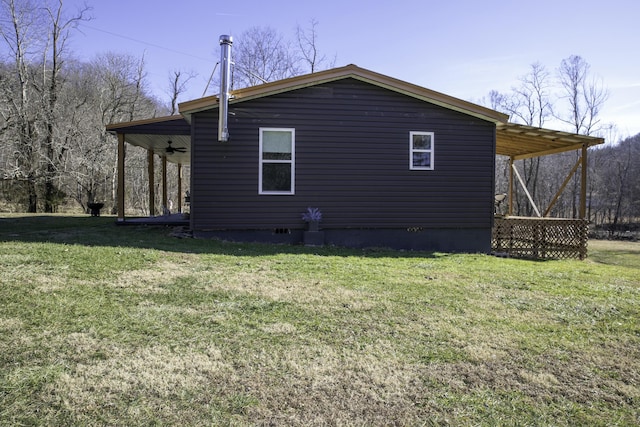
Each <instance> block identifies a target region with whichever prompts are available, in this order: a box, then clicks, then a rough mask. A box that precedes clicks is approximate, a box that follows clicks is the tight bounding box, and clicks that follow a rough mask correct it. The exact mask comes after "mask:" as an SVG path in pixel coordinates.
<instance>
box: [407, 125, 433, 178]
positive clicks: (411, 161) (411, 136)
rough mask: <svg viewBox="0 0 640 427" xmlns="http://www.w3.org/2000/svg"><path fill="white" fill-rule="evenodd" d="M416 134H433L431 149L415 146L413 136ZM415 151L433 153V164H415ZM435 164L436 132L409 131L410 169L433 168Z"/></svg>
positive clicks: (423, 169) (422, 169)
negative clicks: (416, 147) (415, 147)
mask: <svg viewBox="0 0 640 427" xmlns="http://www.w3.org/2000/svg"><path fill="white" fill-rule="evenodd" d="M414 135H430V136H431V149H430V150H422V149H414V148H413V136H414ZM413 153H431V165H430V166H414V165H413ZM434 164H435V133H434V132H421V131H411V132H409V169H410V170H421V171H425V170H429V171H431V170H433V169H434Z"/></svg>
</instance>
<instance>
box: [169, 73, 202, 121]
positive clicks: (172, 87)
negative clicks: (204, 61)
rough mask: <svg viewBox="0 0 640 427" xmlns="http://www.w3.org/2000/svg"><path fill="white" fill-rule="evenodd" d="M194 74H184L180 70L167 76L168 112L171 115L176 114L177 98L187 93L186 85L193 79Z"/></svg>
mask: <svg viewBox="0 0 640 427" xmlns="http://www.w3.org/2000/svg"><path fill="white" fill-rule="evenodd" d="M195 76H196V75H195V74H194V73H186V74H185V73H184V72H183V71H180V70H174V71H173V72H171V74H170V75H169V92H168V95H169V97H170V104H169V110H170V113H169V114H171V115H174V114H176V113H177V112H178V98H179V97H180V95H182V94H183V93H184V92H186V91H187V84H188V83H189V81H190V80H192V79H193V78H195Z"/></svg>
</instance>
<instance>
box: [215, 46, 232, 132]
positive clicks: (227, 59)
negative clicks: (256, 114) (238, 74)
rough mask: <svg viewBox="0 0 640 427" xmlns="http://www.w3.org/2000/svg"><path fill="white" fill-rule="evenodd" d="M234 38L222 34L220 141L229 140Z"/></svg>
mask: <svg viewBox="0 0 640 427" xmlns="http://www.w3.org/2000/svg"><path fill="white" fill-rule="evenodd" d="M232 44H233V38H232V37H231V36H228V35H224V34H223V35H221V36H220V95H218V141H220V142H226V141H228V140H229V128H228V125H227V122H228V118H229V97H230V96H231V94H230V89H229V86H230V76H231V45H232Z"/></svg>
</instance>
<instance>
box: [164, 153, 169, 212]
mask: <svg viewBox="0 0 640 427" xmlns="http://www.w3.org/2000/svg"><path fill="white" fill-rule="evenodd" d="M167 193H168V192H167V156H162V209H163V210H164V209H168V208H169V205H168V204H167V199H168V198H167ZM163 213H164V212H163Z"/></svg>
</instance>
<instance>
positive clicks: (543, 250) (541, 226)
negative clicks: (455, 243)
mask: <svg viewBox="0 0 640 427" xmlns="http://www.w3.org/2000/svg"><path fill="white" fill-rule="evenodd" d="M588 228H589V226H588V221H587V220H585V219H563V218H529V217H513V216H509V217H496V218H495V220H494V224H493V233H492V239H491V249H492V251H493V253H494V254H497V255H504V256H510V257H515V258H530V259H566V258H576V259H585V258H586V257H587V240H588V239H587V232H588Z"/></svg>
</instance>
